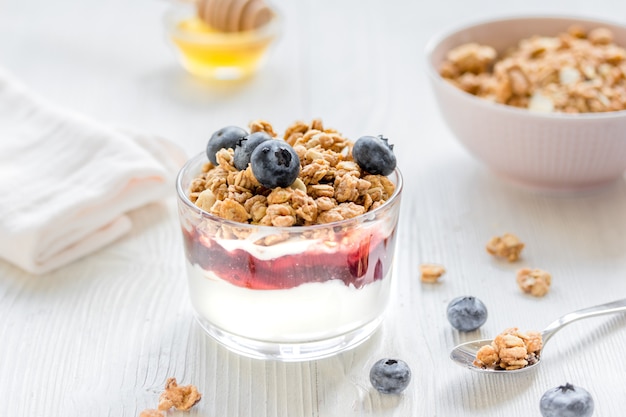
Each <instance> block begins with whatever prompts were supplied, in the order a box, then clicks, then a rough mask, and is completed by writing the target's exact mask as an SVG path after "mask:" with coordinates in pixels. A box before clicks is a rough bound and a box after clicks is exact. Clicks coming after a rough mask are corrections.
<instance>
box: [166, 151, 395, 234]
mask: <svg viewBox="0 0 626 417" xmlns="http://www.w3.org/2000/svg"><path fill="white" fill-rule="evenodd" d="M203 160H205V162H208V158H207V156H206V152H200V153H198V154H196V155H194V156H193V157H191V158H189V160H187V162H185V164H184V165H183V166H182V167H181V169H180V170H179V171H178V175H177V176H176V194H177V199H178V201H179V202H181V203H182V204H184V205H185V206H186V207H187V209H188V210H191V211H192V212H194V213H195V214H196V215H197V216H200V217H201V218H203V219H207V220H210V221H213V222H217V223H220V224H222V225H226V226H231V227H236V228H250V229H255V230H260V231H272V232H273V233H281V232H287V233H292V234H293V233H296V232H297V233H301V232H305V231H311V230H318V229H328V228H333V227H337V226H339V227H341V226H350V225H353V224H360V223H363V222H366V221H369V220H375V219H377V216H378V215H383V214H385V213H386V212H388V211H389V210H392V209H393V207H394V206H395V205H399V204H400V203H401V202H400V200H401V196H402V189H403V188H404V179H403V176H402V173H401V172H400V169H399V168H398V167H396V168H395V169H394V170H393V174H394V175H395V177H396V182H395V190H394V192H393V194H392V195H391V196H390V197H389V198H388V199H387V201H385V204H382V205H381V206H379V207H377V208H375V209H374V210H372V211H368V212H365V213H363V214H360V215H358V216H356V217H352V218H349V219H344V220H339V221H336V222H332V223H322V224H312V225H305V226H285V227H281V226H266V225H258V224H251V223H240V222H237V221H234V220H228V219H224V218H222V217H219V216H216V215H214V214H211V213H209V212H207V211H205V210H203V209H201V208H200V207H198V206H196V205H195V204H194V203H193V202H192V201H191V200H190V199H189V195H188V193H187V190H186V189H185V188H184V187H183V177H184V176H185V174H186V173H187V172H188V171H189V170H190V169H191V168H192V167H193V166H194V165H196V164H198V163H200V162H202V161H203Z"/></svg>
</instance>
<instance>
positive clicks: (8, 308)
mask: <svg viewBox="0 0 626 417" xmlns="http://www.w3.org/2000/svg"><path fill="white" fill-rule="evenodd" d="M275 4H276V5H277V7H278V8H280V10H281V11H282V13H283V15H284V18H285V23H286V27H285V32H284V35H283V37H282V39H281V41H280V42H279V44H277V46H276V48H275V50H274V54H273V57H272V59H271V61H270V62H269V64H268V65H267V67H266V68H265V70H264V71H263V72H262V73H261V74H259V76H258V77H257V78H255V79H254V80H253V81H252V82H250V83H247V84H245V85H242V86H239V87H237V88H214V87H213V88H210V87H208V86H206V85H204V84H202V83H200V82H198V81H196V80H194V79H192V78H191V77H190V76H188V75H187V74H185V73H184V72H183V71H182V70H181V69H180V68H179V67H178V64H177V62H176V61H175V58H174V54H173V51H172V49H171V48H170V47H169V45H168V44H167V42H166V39H165V35H164V31H163V27H162V14H163V12H164V11H165V9H166V8H167V7H168V4H167V3H166V2H164V1H158V0H137V1H125V0H110V1H95V0H82V1H78V0H74V1H72V0H57V1H54V2H52V1H44V0H38V1H36V0H2V1H0V65H2V66H3V67H5V68H6V69H8V70H10V71H12V72H13V73H15V74H16V75H17V76H18V77H19V78H21V79H22V81H23V82H25V83H26V84H28V85H29V86H30V87H31V88H32V89H34V90H36V91H38V92H39V93H41V94H42V95H44V96H45V97H47V98H49V99H50V100H53V101H55V102H57V103H58V104H59V105H62V106H66V107H69V108H72V109H76V110H79V111H81V112H83V113H84V114H86V115H88V116H90V117H94V118H97V119H98V120H101V121H103V122H106V123H110V124H114V125H120V126H130V127H133V128H137V129H142V130H147V131H151V132H154V133H157V134H160V135H162V136H164V137H168V138H170V139H171V140H173V141H176V142H177V143H179V144H180V145H181V146H182V147H183V148H184V149H185V151H186V152H187V153H188V154H189V155H192V154H195V153H197V152H199V151H201V150H202V149H203V148H204V146H205V143H206V140H207V139H208V136H209V134H210V133H211V132H212V131H213V130H215V129H217V128H219V127H221V126H222V125H226V124H246V123H247V122H248V121H250V120H252V119H256V118H265V119H267V120H269V121H271V122H272V123H273V124H274V125H275V126H277V127H278V128H279V129H282V128H284V127H285V126H286V125H287V124H289V123H290V122H292V121H294V120H296V119H305V120H309V119H311V118H313V117H322V118H323V120H324V122H325V124H326V125H328V126H333V127H336V128H338V129H339V130H340V131H342V132H343V133H345V134H346V135H348V136H350V137H355V138H356V137H358V136H360V135H362V134H379V133H384V134H385V135H386V136H388V137H389V138H391V141H392V142H393V143H395V144H396V149H397V150H398V157H399V166H400V167H401V168H402V169H403V171H404V176H405V180H406V188H405V191H404V197H403V211H402V217H401V222H400V223H401V224H400V234H399V247H398V252H397V257H396V274H395V283H394V292H393V299H392V303H391V307H390V309H389V310H388V313H387V315H386V318H385V321H384V324H383V326H382V328H381V329H380V331H379V332H378V333H377V334H376V335H375V336H374V337H373V338H372V339H370V340H369V341H368V342H366V343H365V344H364V345H361V346H360V347H358V348H357V349H355V350H353V351H350V352H348V353H345V354H341V355H339V356H336V357H333V358H329V359H325V360H321V361H315V362H305V363H295V364H294V363H291V364H285V363H276V362H263V361H258V360H252V359H247V358H243V357H239V356H237V355H235V354H231V353H229V352H228V351H226V350H225V349H224V348H222V347H220V346H218V345H217V344H216V343H215V342H213V341H212V340H211V339H210V338H208V337H207V336H205V335H204V334H203V332H202V331H201V330H200V328H199V326H198V325H196V323H195V322H194V320H193V318H192V311H191V306H190V303H189V301H188V298H187V294H186V291H187V288H186V277H185V270H184V261H183V251H182V244H181V237H180V230H179V227H178V223H177V217H176V211H175V202H174V199H173V198H172V199H170V200H168V201H166V202H164V204H162V205H154V206H151V207H147V208H144V209H140V210H138V211H137V212H135V213H133V214H132V219H133V220H134V222H135V226H134V228H133V230H132V232H131V233H130V234H129V235H127V236H126V237H124V238H123V239H121V240H120V241H118V242H116V243H114V244H112V245H110V246H108V247H107V248H105V249H103V250H100V251H99V252H97V253H95V254H93V255H91V256H89V257H87V258H85V259H83V260H80V261H78V262H75V263H73V264H71V265H69V266H67V267H64V268H62V269H60V270H57V271H55V272H53V273H50V274H47V275H45V276H31V275H28V274H26V273H24V272H22V271H21V270H19V269H17V268H15V267H13V266H12V265H10V264H8V263H2V262H0V398H2V406H1V407H0V415H2V416H10V417H15V416H28V417H34V416H48V417H56V416H63V417H68V416H137V415H138V414H139V412H140V411H141V410H143V409H145V408H151V407H155V405H156V400H157V397H158V394H159V393H160V391H161V390H162V388H163V385H164V382H165V379H166V378H167V377H170V376H175V377H177V378H178V380H179V382H181V383H193V384H195V385H197V386H198V388H199V390H200V391H201V392H202V393H203V399H202V401H201V402H200V403H199V404H198V405H197V406H196V407H195V408H194V410H192V411H191V412H190V413H189V415H191V416H205V417H218V416H219V417H234V416H242V417H264V416H295V417H308V416H320V417H340V416H398V417H400V416H402V417H405V416H444V417H448V416H508V417H515V416H519V417H529V416H539V409H538V407H539V406H538V404H539V398H540V397H541V395H542V394H543V392H544V391H546V390H547V389H549V388H551V387H553V386H556V385H559V384H563V383H565V382H567V381H569V382H571V383H574V384H576V385H581V386H583V387H585V388H586V389H588V390H589V391H590V392H591V393H592V395H593V396H594V398H595V400H596V414H595V415H597V416H621V415H623V414H624V408H625V407H626V388H625V385H624V380H625V377H624V375H626V355H624V346H625V343H624V342H625V341H626V316H614V317H608V316H607V317H602V318H595V319H589V320H586V321H582V322H579V323H576V324H572V325H571V326H569V327H567V328H566V329H564V330H563V331H562V332H560V333H559V334H558V335H557V336H556V337H555V338H554V339H553V340H552V341H551V342H550V344H549V346H548V348H547V349H546V351H545V353H544V362H543V363H542V365H541V367H540V368H539V369H538V370H537V371H536V372H531V373H525V374H520V375H496V376H483V375H478V374H475V373H472V372H469V371H467V370H465V369H462V368H461V367H458V366H456V365H454V364H453V363H451V361H450V360H449V359H448V352H449V350H450V348H452V347H453V346H454V345H455V344H457V343H458V342H461V341H465V340H470V339H472V338H477V337H487V336H492V335H495V334H496V333H497V332H499V331H501V330H503V329H504V328H506V327H510V326H519V327H521V328H523V329H542V328H543V327H544V326H545V325H547V324H548V323H549V322H551V321H552V320H553V319H555V318H557V317H558V316H560V315H562V314H564V313H566V312H569V311H572V310H575V309H578V308H582V307H586V306H591V305H594V304H599V303H602V302H607V301H611V300H613V299H617V298H623V297H626V181H621V182H619V183H618V184H616V185H615V186H613V187H611V188H609V189H605V190H602V191H600V192H597V193H591V194H587V195H582V196H575V197H571V196H570V197H554V196H550V195H545V194H538V193H533V192H529V191H527V190H522V189H519V188H516V187H513V186H511V185H509V184H507V183H506V182H503V181H501V180H499V179H498V178H496V177H494V176H493V175H492V174H491V173H490V172H488V171H487V170H486V169H485V168H483V166H482V165H480V164H479V163H477V162H476V161H474V160H473V159H472V158H471V157H470V156H469V154H467V153H466V152H465V150H464V149H463V148H461V147H460V145H458V144H457V143H456V141H455V140H454V138H453V137H452V135H451V133H450V132H449V131H448V130H447V129H446V127H445V125H444V124H443V121H442V119H441V117H440V116H439V113H438V110H437V109H436V108H435V105H434V101H433V97H432V94H431V91H430V89H429V86H428V84H427V80H426V76H425V72H424V68H423V66H424V58H423V49H424V46H425V44H426V42H427V40H428V39H429V37H430V36H431V35H432V34H434V33H435V32H436V31H438V30H440V29H442V28H444V27H446V26H449V25H452V24H454V23H455V22H459V21H464V20H466V19H476V18H481V17H486V16H490V15H494V14H513V13H534V12H559V11H560V12H567V13H572V14H587V15H590V16H593V17H600V18H610V19H614V20H618V21H621V22H622V23H626V2H624V1H622V0H594V1H572V0H553V1H545V0H527V1H525V2H502V1H492V0H476V1H473V2H460V1H439V2H413V1H399V0H395V1H394V0H390V1H385V2H383V1H374V0H342V1H331V0H317V1H314V0H306V1H304V0H303V1H287V0H282V1H276V2H275ZM0 117H2V115H0ZM625 139H626V138H625ZM0 140H2V138H0ZM173 195H174V191H173V190H172V196H173ZM507 231H510V232H514V233H516V234H518V235H519V236H520V237H521V238H522V239H523V240H524V241H525V242H526V244H527V249H526V250H525V252H524V259H523V261H522V262H521V263H520V264H514V265H510V264H507V263H504V262H498V261H496V260H494V259H492V258H490V257H489V255H487V254H486V252H485V250H484V246H485V243H486V242H487V240H488V239H489V238H490V237H491V236H493V235H497V234H501V233H504V232H507ZM422 262H436V263H441V264H443V265H445V266H446V267H447V269H448V273H447V274H446V275H445V277H444V280H443V281H442V282H441V283H439V284H437V285H424V284H422V283H420V281H419V277H418V265H419V264H420V263H422ZM523 265H528V266H532V267H539V268H543V269H546V270H548V271H550V272H551V273H552V274H553V288H552V290H551V292H550V293H549V294H548V295H547V296H546V297H545V298H543V299H535V298H532V297H529V296H525V295H523V294H522V293H521V292H520V291H519V289H518V288H517V285H516V284H515V278H514V276H515V271H516V269H517V268H519V267H520V266H523ZM458 295H475V296H477V297H479V298H481V299H482V300H483V301H484V302H485V303H486V305H487V307H488V308H489V313H490V315H489V319H488V321H487V323H486V324H485V325H484V326H483V327H482V329H481V330H480V331H477V332H474V333H471V334H459V333H458V332H456V331H454V330H453V329H452V328H451V326H450V325H449V324H448V322H447V320H446V317H445V310H446V305H447V303H448V302H449V301H450V300H451V299H452V298H454V297H456V296H458ZM382 357H398V358H402V359H404V360H406V361H407V362H408V363H409V364H410V366H411V368H412V370H413V381H412V382H411V385H410V387H409V388H408V389H407V391H406V392H405V393H404V394H403V395H400V396H384V395H381V394H379V393H377V392H376V391H375V390H373V388H371V386H370V384H369V380H368V373H369V369H370V366H371V365H372V363H373V362H374V361H375V360H377V359H379V358H382ZM170 415H181V416H182V415H187V414H183V413H171V414H170Z"/></svg>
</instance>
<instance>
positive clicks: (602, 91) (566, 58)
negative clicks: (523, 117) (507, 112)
mask: <svg viewBox="0 0 626 417" xmlns="http://www.w3.org/2000/svg"><path fill="white" fill-rule="evenodd" d="M440 74H441V75H442V76H443V77H444V78H445V79H447V80H448V81H450V82H451V83H452V84H454V85H455V86H457V87H459V88H460V89H462V90H464V91H466V92H468V93H470V94H474V95H476V96H479V97H482V98H485V99H488V100H491V101H495V102H497V103H502V104H507V105H511V106H516V107H522V108H529V109H531V110H536V111H544V112H564V113H589V112H607V111H618V110H624V109H626V49H624V48H623V47H620V46H618V45H616V44H615V43H614V42H613V34H612V32H611V31H610V30H609V29H607V28H602V27H599V28H595V29H592V30H590V31H589V32H586V31H585V30H584V29H582V28H581V27H578V26H572V27H571V28H569V30H568V31H567V32H566V33H561V34H559V35H558V36H555V37H546V36H532V37H530V38H527V39H522V40H521V41H520V42H519V44H518V45H517V46H516V47H514V48H511V49H510V50H508V51H506V52H505V53H504V54H503V56H502V57H500V58H499V59H498V57H497V53H496V50H495V49H494V48H492V47H490V46H486V45H479V44H476V43H468V44H464V45H461V46H458V47H456V48H454V49H452V50H450V51H449V52H448V54H447V59H446V60H445V61H444V62H443V64H442V66H441V68H440Z"/></svg>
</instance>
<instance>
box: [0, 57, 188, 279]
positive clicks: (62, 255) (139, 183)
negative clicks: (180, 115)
mask: <svg viewBox="0 0 626 417" xmlns="http://www.w3.org/2000/svg"><path fill="white" fill-rule="evenodd" d="M184 159H185V157H184V155H183V153H182V151H181V150H180V149H179V148H178V147H177V146H175V145H174V144H172V143H170V142H168V141H166V140H164V139H160V138H156V137H151V136H147V135H141V134H138V133H135V132H128V131H119V130H116V129H113V128H112V127H109V126H105V125H102V124H100V123H97V122H96V121H94V120H90V119H88V118H86V117H83V116H81V115H79V114H76V113H73V112H71V111H68V110H66V109H60V108H58V107H56V106H54V105H52V104H51V103H48V102H46V101H44V100H43V99H41V98H40V97H37V96H36V95H35V94H33V93H32V92H30V91H28V90H27V89H26V88H25V87H23V86H22V85H20V84H19V83H18V82H17V81H16V80H15V79H14V78H12V77H11V76H10V75H9V74H7V73H6V72H3V71H2V70H1V69H0V258H3V259H5V260H7V261H9V262H11V263H14V264H15V265H18V266H20V267H21V268H23V269H25V270H26V271H29V272H31V273H36V274H40V273H44V272H48V271H50V270H52V269H55V268H58V267H60V266H62V265H65V264H67V263H69V262H71V261H74V260H76V259H78V258H80V257H82V256H84V255H86V254H88V253H91V252H93V251H95V250H97V249H99V248H101V247H103V246H105V245H107V244H109V243H111V242H112V241H114V240H115V239H117V238H119V237H120V236H122V235H123V234H125V233H126V232H128V231H129V230H130V228H131V221H130V219H129V217H128V216H127V215H125V213H127V212H128V211H129V210H133V209H135V208H138V207H141V206H143V205H146V204H148V203H151V202H156V201H158V200H162V199H164V198H166V197H167V196H172V195H174V185H173V184H174V179H175V176H176V171H177V170H178V168H179V167H180V165H181V164H182V162H183V161H184Z"/></svg>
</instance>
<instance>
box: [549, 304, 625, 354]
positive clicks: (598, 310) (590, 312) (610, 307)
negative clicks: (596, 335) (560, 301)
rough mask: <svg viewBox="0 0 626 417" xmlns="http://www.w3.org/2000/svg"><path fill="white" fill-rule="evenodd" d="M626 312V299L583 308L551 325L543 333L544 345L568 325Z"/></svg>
mask: <svg viewBox="0 0 626 417" xmlns="http://www.w3.org/2000/svg"><path fill="white" fill-rule="evenodd" d="M621 311H626V299H622V300H617V301H613V302H610V303H606V304H600V305H598V306H594V307H588V308H583V309H582V310H577V311H574V312H572V313H568V314H566V315H564V316H562V317H560V318H558V319H557V320H556V321H554V322H552V323H550V325H549V326H548V327H546V328H545V330H544V331H543V332H542V333H541V337H542V339H543V343H544V344H545V343H546V342H547V341H548V339H550V338H551V337H552V336H554V334H555V333H556V332H558V331H559V330H561V329H562V328H563V327H565V326H566V325H568V324H570V323H571V322H574V321H576V320H580V319H586V318H587V317H594V316H601V315H603V314H612V313H619V312H621Z"/></svg>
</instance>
